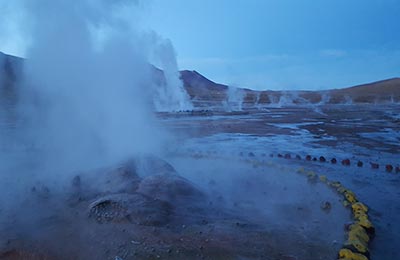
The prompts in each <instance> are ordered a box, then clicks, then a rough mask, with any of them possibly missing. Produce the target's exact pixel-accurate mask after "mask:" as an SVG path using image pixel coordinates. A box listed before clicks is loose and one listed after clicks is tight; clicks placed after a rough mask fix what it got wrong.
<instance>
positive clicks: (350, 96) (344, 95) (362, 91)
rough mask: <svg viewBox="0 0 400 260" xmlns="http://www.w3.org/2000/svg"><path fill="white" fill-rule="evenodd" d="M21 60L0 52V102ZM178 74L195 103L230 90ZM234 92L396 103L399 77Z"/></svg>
mask: <svg viewBox="0 0 400 260" xmlns="http://www.w3.org/2000/svg"><path fill="white" fill-rule="evenodd" d="M23 62H24V60H23V59H22V58H18V57H14V56H10V55H6V54H4V53H1V52H0V101H1V100H2V99H3V100H4V99H7V98H12V97H13V93H14V91H12V89H13V86H14V85H15V84H14V83H15V82H16V81H17V80H18V75H19V73H20V71H21V70H22V66H23ZM152 68H153V71H154V81H155V82H156V83H158V84H160V83H163V82H165V79H164V73H163V71H162V70H160V69H158V68H156V67H154V66H153V67H152ZM180 76H181V79H182V82H183V85H184V87H185V89H186V90H187V92H188V94H189V95H190V97H191V99H192V101H193V102H194V103H195V105H199V104H203V105H208V104H215V103H216V104H220V103H223V102H226V101H227V100H228V96H229V94H230V91H229V87H228V86H227V85H224V84H219V83H216V82H214V81H212V80H210V79H208V78H206V77H204V76H203V75H201V74H200V73H199V72H197V71H189V70H183V71H180ZM238 91H239V92H241V96H242V97H243V102H244V104H247V105H257V104H259V105H262V104H271V103H277V104H279V103H281V104H282V105H287V104H304V103H312V104H316V103H330V104H337V103H349V102H353V103H387V102H400V78H393V79H387V80H382V81H378V82H373V83H369V84H363V85H358V86H354V87H348V88H342V89H330V90H322V91H298V90H296V91H272V90H265V91H255V90H250V89H243V88H242V89H240V88H239V89H238Z"/></svg>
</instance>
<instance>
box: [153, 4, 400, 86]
mask: <svg viewBox="0 0 400 260" xmlns="http://www.w3.org/2000/svg"><path fill="white" fill-rule="evenodd" d="M148 21H149V25H150V26H151V27H152V28H154V30H155V31H157V32H158V33H160V34H161V35H163V36H164V37H167V38H170V39H171V41H172V43H173V44H174V46H175V49H176V52H177V55H178V64H179V66H180V68H181V69H189V70H196V71H198V72H200V73H201V74H203V75H205V76H207V77H208V78H210V79H212V80H214V81H217V82H221V83H225V84H229V85H234V86H240V87H248V88H253V89H328V88H341V87H346V86H352V85H356V84H361V83H367V82H372V81H377V80H382V79H387V78H392V77H400V1H398V0H202V1H192V0H153V2H152V6H151V8H150V11H149V17H148Z"/></svg>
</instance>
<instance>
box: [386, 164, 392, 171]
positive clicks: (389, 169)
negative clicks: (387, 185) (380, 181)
mask: <svg viewBox="0 0 400 260" xmlns="http://www.w3.org/2000/svg"><path fill="white" fill-rule="evenodd" d="M385 169H386V171H387V172H392V171H393V165H391V164H387V165H386V167H385Z"/></svg>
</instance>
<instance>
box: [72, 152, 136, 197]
mask: <svg viewBox="0 0 400 260" xmlns="http://www.w3.org/2000/svg"><path fill="white" fill-rule="evenodd" d="M80 176H81V177H80V178H79V185H80V193H81V194H82V195H83V197H85V198H89V199H91V198H94V197H96V196H98V195H99V194H113V193H133V192H135V191H136V189H137V188H138V186H139V182H140V178H139V175H138V174H137V170H136V164H135V162H134V161H132V160H131V161H127V162H124V163H122V164H120V165H118V166H116V167H108V168H102V169H98V170H95V171H91V172H86V173H83V174H81V175H80ZM76 178H77V177H74V180H73V181H72V183H73V186H74V183H75V184H76V183H77V179H76Z"/></svg>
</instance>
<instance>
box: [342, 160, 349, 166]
mask: <svg viewBox="0 0 400 260" xmlns="http://www.w3.org/2000/svg"><path fill="white" fill-rule="evenodd" d="M342 165H344V166H350V159H344V160H342Z"/></svg>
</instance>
